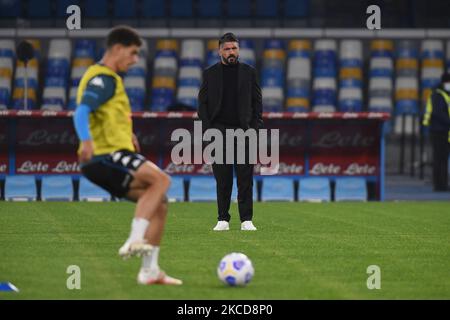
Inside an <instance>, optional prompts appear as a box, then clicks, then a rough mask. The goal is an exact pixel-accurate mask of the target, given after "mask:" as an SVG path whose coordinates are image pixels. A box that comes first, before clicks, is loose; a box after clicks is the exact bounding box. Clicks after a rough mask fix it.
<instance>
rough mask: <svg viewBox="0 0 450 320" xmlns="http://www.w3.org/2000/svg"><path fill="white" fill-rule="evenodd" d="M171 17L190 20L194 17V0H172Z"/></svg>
mask: <svg viewBox="0 0 450 320" xmlns="http://www.w3.org/2000/svg"><path fill="white" fill-rule="evenodd" d="M171 2H172V3H171V6H170V15H171V16H172V17H177V18H189V17H192V15H193V9H192V0H172V1H171Z"/></svg>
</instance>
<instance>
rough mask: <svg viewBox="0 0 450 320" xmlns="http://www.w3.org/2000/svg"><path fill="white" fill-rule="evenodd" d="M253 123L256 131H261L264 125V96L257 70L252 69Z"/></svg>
mask: <svg viewBox="0 0 450 320" xmlns="http://www.w3.org/2000/svg"><path fill="white" fill-rule="evenodd" d="M252 83H253V84H252V123H251V125H250V126H251V127H252V128H254V129H261V128H262V127H263V125H264V122H263V119H262V94H261V88H260V86H259V81H258V77H257V75H256V70H255V69H252Z"/></svg>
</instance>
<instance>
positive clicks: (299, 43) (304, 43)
mask: <svg viewBox="0 0 450 320" xmlns="http://www.w3.org/2000/svg"><path fill="white" fill-rule="evenodd" d="M311 48H312V46H311V41H309V40H291V41H290V42H289V51H291V50H292V51H296V50H311Z"/></svg>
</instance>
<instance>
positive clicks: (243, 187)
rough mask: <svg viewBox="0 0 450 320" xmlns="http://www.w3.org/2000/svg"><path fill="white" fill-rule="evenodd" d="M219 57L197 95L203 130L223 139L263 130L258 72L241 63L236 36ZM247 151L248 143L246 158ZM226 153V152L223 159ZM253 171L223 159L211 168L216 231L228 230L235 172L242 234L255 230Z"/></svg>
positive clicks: (224, 42) (225, 39)
mask: <svg viewBox="0 0 450 320" xmlns="http://www.w3.org/2000/svg"><path fill="white" fill-rule="evenodd" d="M219 55H220V60H221V61H220V62H218V63H216V64H215V65H213V66H211V67H209V68H207V69H206V70H205V71H204V73H203V83H202V86H201V88H200V91H199V95H198V99H199V110H198V115H199V117H200V119H201V120H202V126H203V128H204V129H208V128H215V129H218V130H220V131H221V132H222V134H223V137H224V138H225V130H226V129H243V130H244V131H245V130H247V129H250V128H253V129H256V130H257V129H260V128H261V127H262V96H261V89H260V87H259V84H258V81H257V76H256V70H255V69H254V68H253V67H251V66H249V65H247V64H245V63H240V62H239V60H238V58H239V41H238V39H237V38H236V36H235V35H234V34H232V33H226V34H224V35H223V36H222V37H221V38H220V40H219ZM225 145H226V143H225V139H224V146H225ZM235 146H236V144H235ZM248 151H249V148H248V143H247V145H246V152H245V154H246V155H248ZM226 152H227V150H224V155H225V154H226ZM235 154H236V152H235ZM246 158H248V157H246ZM253 167H254V166H253V164H250V163H249V161H248V159H246V163H245V164H236V160H235V162H234V164H225V159H224V164H213V165H212V168H213V173H214V177H215V179H216V183H217V190H216V191H217V205H218V223H217V225H216V226H215V228H214V230H215V231H224V230H229V221H230V218H231V217H230V214H229V212H228V211H229V209H230V200H231V191H232V187H233V169H234V170H235V171H236V177H237V187H238V207H239V215H240V219H241V230H256V228H255V226H254V225H253V222H252V218H253Z"/></svg>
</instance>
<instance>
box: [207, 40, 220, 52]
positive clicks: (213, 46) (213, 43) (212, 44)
mask: <svg viewBox="0 0 450 320" xmlns="http://www.w3.org/2000/svg"><path fill="white" fill-rule="evenodd" d="M218 49H219V43H218V42H217V40H213V39H211V40H208V51H216V50H218Z"/></svg>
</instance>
